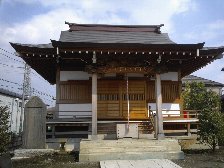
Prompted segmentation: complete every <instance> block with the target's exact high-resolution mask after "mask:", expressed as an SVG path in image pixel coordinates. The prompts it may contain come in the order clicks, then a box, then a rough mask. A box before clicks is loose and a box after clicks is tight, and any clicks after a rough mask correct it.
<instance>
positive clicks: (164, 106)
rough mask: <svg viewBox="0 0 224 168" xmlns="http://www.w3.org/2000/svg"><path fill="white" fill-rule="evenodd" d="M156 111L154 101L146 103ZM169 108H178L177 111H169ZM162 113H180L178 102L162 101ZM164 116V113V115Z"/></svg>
mask: <svg viewBox="0 0 224 168" xmlns="http://www.w3.org/2000/svg"><path fill="white" fill-rule="evenodd" d="M149 106H150V109H151V110H152V111H153V113H156V103H148V107H149ZM169 110H178V111H169ZM162 113H163V114H167V115H168V114H180V104H178V103H162ZM164 116H166V115H164Z"/></svg>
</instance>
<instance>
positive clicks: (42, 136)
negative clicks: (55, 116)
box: [23, 96, 47, 149]
mask: <svg viewBox="0 0 224 168" xmlns="http://www.w3.org/2000/svg"><path fill="white" fill-rule="evenodd" d="M46 114H47V109H46V105H45V104H44V103H43V102H42V100H41V99H40V98H39V97H37V96H34V97H32V98H31V99H30V100H29V101H28V102H27V103H26V105H25V111H24V132H23V147H24V148H26V149H44V148H45V144H46Z"/></svg>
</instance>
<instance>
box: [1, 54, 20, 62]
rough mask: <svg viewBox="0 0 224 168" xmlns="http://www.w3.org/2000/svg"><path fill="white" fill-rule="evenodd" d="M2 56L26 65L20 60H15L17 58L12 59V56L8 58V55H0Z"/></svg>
mask: <svg viewBox="0 0 224 168" xmlns="http://www.w3.org/2000/svg"><path fill="white" fill-rule="evenodd" d="M0 55H3V56H5V57H7V58H9V59H11V60H14V61H17V62H21V63H23V64H24V62H23V61H20V60H17V59H15V58H12V57H10V56H8V55H6V54H3V53H0Z"/></svg>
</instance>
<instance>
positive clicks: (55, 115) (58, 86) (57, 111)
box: [53, 65, 60, 118]
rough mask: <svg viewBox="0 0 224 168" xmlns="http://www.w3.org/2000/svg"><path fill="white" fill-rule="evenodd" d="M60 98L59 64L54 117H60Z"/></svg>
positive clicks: (58, 67)
mask: <svg viewBox="0 0 224 168" xmlns="http://www.w3.org/2000/svg"><path fill="white" fill-rule="evenodd" d="M59 99H60V66H59V65H58V66H57V71H56V106H55V108H56V109H55V114H54V115H53V118H59Z"/></svg>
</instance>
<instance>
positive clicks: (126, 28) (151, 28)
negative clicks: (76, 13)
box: [65, 22, 164, 33]
mask: <svg viewBox="0 0 224 168" xmlns="http://www.w3.org/2000/svg"><path fill="white" fill-rule="evenodd" d="M65 24H68V25H69V31H88V30H94V31H112V32H155V33H161V31H160V28H161V27H162V26H164V24H160V25H109V24H77V23H69V22H65Z"/></svg>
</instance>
